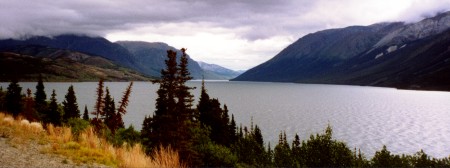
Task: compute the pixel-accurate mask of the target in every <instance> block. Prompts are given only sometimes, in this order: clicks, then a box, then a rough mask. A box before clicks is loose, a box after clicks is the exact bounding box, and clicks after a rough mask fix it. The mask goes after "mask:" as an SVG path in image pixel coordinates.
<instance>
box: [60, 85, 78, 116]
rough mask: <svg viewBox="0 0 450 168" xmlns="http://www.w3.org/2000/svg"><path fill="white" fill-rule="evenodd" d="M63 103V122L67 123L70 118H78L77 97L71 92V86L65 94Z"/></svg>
mask: <svg viewBox="0 0 450 168" xmlns="http://www.w3.org/2000/svg"><path fill="white" fill-rule="evenodd" d="M65 98H66V99H65V100H64V101H63V103H62V104H63V108H64V115H63V121H64V122H67V121H68V120H69V119H70V118H80V109H78V103H77V97H76V96H75V91H74V90H73V85H70V87H69V89H68V90H67V94H66V96H65Z"/></svg>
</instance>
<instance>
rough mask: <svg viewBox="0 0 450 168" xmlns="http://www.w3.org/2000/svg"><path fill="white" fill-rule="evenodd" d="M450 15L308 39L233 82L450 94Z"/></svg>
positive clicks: (318, 34) (335, 31) (326, 33)
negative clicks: (343, 85)
mask: <svg viewBox="0 0 450 168" xmlns="http://www.w3.org/2000/svg"><path fill="white" fill-rule="evenodd" d="M449 28H450V12H446V13H442V14H439V15H437V16H435V17H433V18H428V19H424V20H422V21H420V22H417V23H411V24H405V23H381V24H374V25H370V26H352V27H347V28H342V29H332V30H324V31H319V32H316V33H312V34H309V35H306V36H304V37H302V38H300V39H299V40H297V41H296V42H295V43H293V44H291V45H290V46H288V47H287V48H285V49H284V50H282V51H281V52H280V53H279V54H277V55H276V56H275V57H274V58H272V59H271V60H269V61H267V62H265V63H263V64H261V65H259V66H257V67H255V68H253V69H251V70H249V71H247V72H245V73H244V74H242V75H240V76H239V77H237V78H235V79H234V80H244V81H278V82H301V83H325V84H348V85H369V86H387V87H397V88H414V89H439V90H447V89H450V80H448V79H446V77H443V76H447V77H448V76H449V75H450V73H449V69H450V65H449V64H448V62H449V58H450V55H449V47H450V45H449V44H450V43H449V42H450V38H449V33H450V32H449Z"/></svg>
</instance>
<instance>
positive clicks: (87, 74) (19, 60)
mask: <svg viewBox="0 0 450 168" xmlns="http://www.w3.org/2000/svg"><path fill="white" fill-rule="evenodd" d="M19 51H20V52H0V81H9V80H10V79H12V78H18V79H20V80H21V81H36V80H37V78H38V76H39V75H42V76H43V78H44V80H45V81H66V82H67V81H98V79H100V78H102V79H105V80H107V81H146V80H150V79H151V78H148V77H145V76H144V75H142V74H140V73H138V72H136V71H132V70H129V69H127V68H123V67H121V66H118V65H116V64H114V63H113V62H111V61H110V60H107V59H105V58H102V57H97V56H91V55H87V54H83V53H79V52H75V51H70V50H63V49H54V48H47V47H42V46H26V47H25V46H24V47H22V48H21V49H20V50H19Z"/></svg>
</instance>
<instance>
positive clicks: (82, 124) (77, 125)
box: [67, 118, 90, 139]
mask: <svg viewBox="0 0 450 168" xmlns="http://www.w3.org/2000/svg"><path fill="white" fill-rule="evenodd" d="M67 125H68V126H69V127H70V128H71V129H72V133H73V134H74V135H75V138H76V139H78V137H79V135H80V133H81V132H82V131H84V130H85V129H86V128H88V127H89V126H90V123H89V121H86V120H83V119H80V118H70V119H69V120H68V121H67Z"/></svg>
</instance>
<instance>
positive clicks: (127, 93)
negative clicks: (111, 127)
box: [115, 82, 133, 128]
mask: <svg viewBox="0 0 450 168" xmlns="http://www.w3.org/2000/svg"><path fill="white" fill-rule="evenodd" d="M132 87H133V82H130V85H128V87H127V89H126V90H125V92H124V93H123V96H122V100H121V101H120V102H119V104H120V106H119V109H117V113H116V117H115V118H116V121H115V124H116V125H117V127H118V128H125V124H124V123H123V119H122V115H125V114H126V113H127V110H126V109H127V106H128V102H129V100H130V95H131V88H132Z"/></svg>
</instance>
